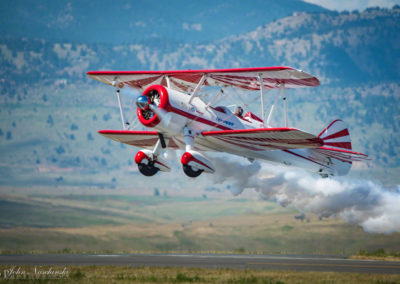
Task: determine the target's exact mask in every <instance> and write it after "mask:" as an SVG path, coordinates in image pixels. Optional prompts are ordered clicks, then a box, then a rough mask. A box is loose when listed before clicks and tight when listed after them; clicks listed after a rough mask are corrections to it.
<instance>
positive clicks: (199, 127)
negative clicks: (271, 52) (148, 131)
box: [137, 85, 334, 175]
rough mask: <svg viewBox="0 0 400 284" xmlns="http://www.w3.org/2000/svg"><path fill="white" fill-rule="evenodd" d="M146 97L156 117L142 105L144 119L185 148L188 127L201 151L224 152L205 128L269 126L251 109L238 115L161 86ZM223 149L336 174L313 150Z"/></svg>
mask: <svg viewBox="0 0 400 284" xmlns="http://www.w3.org/2000/svg"><path fill="white" fill-rule="evenodd" d="M149 89H150V91H149ZM154 91H156V92H157V93H158V96H159V97H157V95H154V94H155V92H154ZM152 92H153V93H152ZM143 96H147V97H148V101H149V103H152V105H151V110H152V111H153V116H151V117H150V116H149V117H145V116H146V113H145V111H143V110H142V109H140V108H138V110H137V113H138V117H139V120H140V122H141V123H142V124H144V125H145V126H147V127H150V128H152V129H154V130H156V131H159V132H160V133H163V134H164V136H165V137H167V138H168V139H171V140H172V141H173V142H174V143H175V144H176V145H177V146H178V148H180V149H185V139H184V135H183V133H184V128H185V127H188V128H189V129H191V130H192V131H193V133H194V141H195V144H194V148H195V149H196V150H198V151H221V147H220V146H221V145H218V143H214V144H213V143H210V142H209V141H205V139H203V137H202V135H201V133H203V132H205V131H216V130H240V129H256V128H265V125H264V123H263V121H262V120H261V119H260V118H259V117H257V116H256V115H254V114H253V113H251V112H247V113H246V114H245V115H243V116H238V115H235V114H234V113H232V111H230V110H229V109H228V108H227V107H224V106H219V107H211V106H210V105H208V104H206V103H205V102H204V101H202V100H201V98H199V97H191V96H190V95H188V94H185V93H182V92H179V91H176V90H173V89H170V88H166V87H163V86H160V85H155V86H151V87H149V88H148V89H147V90H146V91H145V92H144V93H143ZM152 96H153V97H152ZM223 151H225V152H228V153H231V154H234V155H239V156H242V157H245V158H248V159H250V160H253V159H263V160H267V161H270V162H274V163H279V164H284V165H287V166H293V167H300V168H305V169H307V170H309V171H312V172H316V173H319V174H327V175H328V174H329V175H331V174H334V169H333V167H330V166H329V160H326V162H324V161H321V160H320V159H316V157H315V154H314V153H313V152H312V151H310V150H309V149H290V150H287V149H283V150H268V151H255V150H251V149H249V148H246V147H243V146H242V145H235V144H232V145H230V146H229V147H228V148H226V147H224V149H223Z"/></svg>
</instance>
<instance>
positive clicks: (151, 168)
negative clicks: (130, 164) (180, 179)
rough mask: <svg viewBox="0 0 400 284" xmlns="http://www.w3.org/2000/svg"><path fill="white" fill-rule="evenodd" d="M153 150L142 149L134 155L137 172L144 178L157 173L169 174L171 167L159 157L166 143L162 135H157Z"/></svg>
mask: <svg viewBox="0 0 400 284" xmlns="http://www.w3.org/2000/svg"><path fill="white" fill-rule="evenodd" d="M159 137H160V138H159V140H158V141H157V144H156V146H155V147H154V150H153V151H151V150H148V149H143V150H140V151H139V152H137V153H136V156H135V163H136V164H137V165H138V169H139V172H140V173H141V174H143V175H144V176H147V177H151V176H154V175H155V174H156V173H158V171H162V172H169V171H170V170H171V167H170V166H169V164H168V161H166V160H164V159H163V158H162V157H161V155H160V154H161V150H162V149H163V148H166V141H165V138H164V136H163V135H162V134H159Z"/></svg>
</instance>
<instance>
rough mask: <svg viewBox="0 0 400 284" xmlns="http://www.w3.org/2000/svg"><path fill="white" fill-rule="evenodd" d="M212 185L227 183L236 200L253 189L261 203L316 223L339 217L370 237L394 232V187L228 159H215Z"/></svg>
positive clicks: (398, 193)
mask: <svg viewBox="0 0 400 284" xmlns="http://www.w3.org/2000/svg"><path fill="white" fill-rule="evenodd" d="M213 162H214V163H215V166H216V168H217V172H216V174H215V175H214V176H215V177H214V182H216V183H229V184H230V185H231V188H230V190H231V192H232V194H234V195H238V194H240V193H242V192H243V190H244V189H246V188H248V189H254V190H255V191H256V192H258V193H259V194H260V197H261V198H262V199H265V200H272V201H275V202H277V203H279V204H280V205H282V206H287V205H293V206H294V207H295V208H297V209H298V210H299V211H300V212H303V213H314V214H317V215H318V216H320V217H330V216H340V217H341V218H342V219H343V220H345V221H346V222H348V223H350V224H358V225H360V226H361V227H362V228H363V229H364V230H365V231H366V232H370V233H392V232H400V187H398V188H397V189H394V190H389V189H386V188H384V187H383V186H382V185H380V184H377V183H374V182H371V181H366V180H357V179H351V178H325V179H322V178H320V177H319V176H318V175H314V174H312V173H308V172H305V171H301V170H293V169H290V168H286V167H285V168H284V167H280V166H272V165H268V164H266V163H263V166H261V165H260V164H259V163H258V162H255V163H253V164H249V163H248V162H243V160H242V161H239V160H238V159H235V158H231V157H224V158H221V157H219V158H215V159H214V160H213Z"/></svg>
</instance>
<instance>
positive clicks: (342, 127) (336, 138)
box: [318, 119, 351, 151]
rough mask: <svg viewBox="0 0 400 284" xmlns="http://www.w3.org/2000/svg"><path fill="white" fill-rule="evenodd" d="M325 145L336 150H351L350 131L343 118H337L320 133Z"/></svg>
mask: <svg viewBox="0 0 400 284" xmlns="http://www.w3.org/2000/svg"><path fill="white" fill-rule="evenodd" d="M318 138H320V139H321V140H322V141H323V142H324V146H325V147H329V148H331V149H336V150H347V151H349V150H351V139H350V133H349V130H348V129H347V125H346V123H344V122H343V120H340V119H336V120H334V121H332V122H331V123H330V124H329V125H328V127H326V128H325V129H324V130H322V131H321V133H320V134H319V135H318Z"/></svg>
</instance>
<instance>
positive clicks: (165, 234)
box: [0, 188, 400, 256]
mask: <svg viewBox="0 0 400 284" xmlns="http://www.w3.org/2000/svg"><path fill="white" fill-rule="evenodd" d="M14 190H15V192H14V193H13V195H11V194H9V195H7V196H1V195H0V197H1V198H0V204H1V205H2V206H0V213H1V216H2V217H3V216H4V218H2V220H1V225H2V228H0V250H1V251H2V252H17V253H20V252H28V253H31V252H32V253H33V252H34V253H48V252H63V251H64V250H66V251H67V252H70V253H80V252H119V253H131V252H188V251H191V252H217V253H218V252H227V253H230V252H236V253H266V254H271V253H272V254H321V255H344V256H349V255H354V254H356V253H357V252H358V251H360V250H367V251H374V250H376V249H378V248H382V249H384V250H385V251H387V252H399V251H400V243H399V242H398V239H399V234H398V233H393V234H390V235H385V234H368V233H365V232H364V231H363V230H362V229H361V228H360V227H357V226H352V225H349V224H346V223H344V222H343V221H341V220H340V219H338V218H329V219H322V220H319V219H318V217H317V216H314V215H307V218H308V219H309V222H301V221H299V220H296V219H295V218H294V216H295V215H297V214H298V213H297V211H296V210H295V209H294V208H291V207H288V208H282V207H280V206H278V205H276V204H274V203H270V202H266V201H260V200H252V199H244V198H241V200H240V202H237V201H236V200H235V199H232V198H227V199H224V198H209V199H207V200H204V199H202V198H193V197H177V198H175V197H173V196H171V197H163V196H158V197H156V196H143V195H135V194H121V193H120V194H118V191H116V192H115V193H110V191H108V192H107V191H106V192H103V191H102V190H91V191H88V190H86V191H85V192H84V193H78V192H76V193H75V194H73V193H67V192H68V190H67V189H62V188H61V189H58V191H56V190H54V189H45V188H44V189H35V190H26V189H20V190H16V189H14ZM9 192H11V190H10V191H9ZM90 192H91V193H90Z"/></svg>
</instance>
